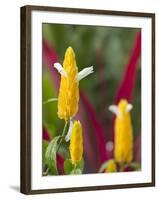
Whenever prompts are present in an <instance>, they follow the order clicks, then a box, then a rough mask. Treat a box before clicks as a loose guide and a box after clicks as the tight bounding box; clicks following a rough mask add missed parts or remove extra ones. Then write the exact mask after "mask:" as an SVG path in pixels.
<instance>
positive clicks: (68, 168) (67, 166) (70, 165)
mask: <svg viewBox="0 0 159 200" xmlns="http://www.w3.org/2000/svg"><path fill="white" fill-rule="evenodd" d="M73 169H74V165H73V163H72V161H71V159H67V160H65V162H64V171H65V174H70V173H71V171H72V170H73Z"/></svg>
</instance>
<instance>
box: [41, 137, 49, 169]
mask: <svg viewBox="0 0 159 200" xmlns="http://www.w3.org/2000/svg"><path fill="white" fill-rule="evenodd" d="M42 145H43V146H42V160H43V165H45V164H46V157H45V153H46V149H47V147H48V141H46V140H43V144H42Z"/></svg>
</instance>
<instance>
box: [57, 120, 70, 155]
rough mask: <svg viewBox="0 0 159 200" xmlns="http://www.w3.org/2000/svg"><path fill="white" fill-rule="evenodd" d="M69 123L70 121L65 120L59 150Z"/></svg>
mask: <svg viewBox="0 0 159 200" xmlns="http://www.w3.org/2000/svg"><path fill="white" fill-rule="evenodd" d="M67 124H68V121H65V125H64V128H63V131H62V135H61V138H60V141H59V144H58V147H57V152H58V151H59V148H60V145H61V143H62V140H63V139H64V136H65V135H66V130H67Z"/></svg>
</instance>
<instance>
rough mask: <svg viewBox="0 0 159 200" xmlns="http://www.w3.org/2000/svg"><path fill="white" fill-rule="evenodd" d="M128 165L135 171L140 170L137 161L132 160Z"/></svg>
mask: <svg viewBox="0 0 159 200" xmlns="http://www.w3.org/2000/svg"><path fill="white" fill-rule="evenodd" d="M128 167H132V168H133V169H134V170H135V171H139V170H141V166H140V164H139V163H137V162H132V163H130V164H129V165H128Z"/></svg>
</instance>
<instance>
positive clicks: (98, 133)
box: [80, 91, 107, 163]
mask: <svg viewBox="0 0 159 200" xmlns="http://www.w3.org/2000/svg"><path fill="white" fill-rule="evenodd" d="M80 97H81V101H82V103H83V105H84V107H85V109H86V111H87V113H88V116H89V119H90V121H91V122H92V126H93V128H94V130H95V135H94V137H95V139H96V142H97V145H98V150H99V155H100V161H101V163H102V162H104V161H106V160H107V154H106V149H105V144H106V141H105V136H104V132H103V129H102V127H101V125H100V124H99V122H98V120H97V117H96V116H97V114H96V112H95V110H94V108H93V106H92V104H91V103H90V101H89V100H88V98H87V96H86V95H85V94H84V93H83V92H82V91H81V92H80Z"/></svg>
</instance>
